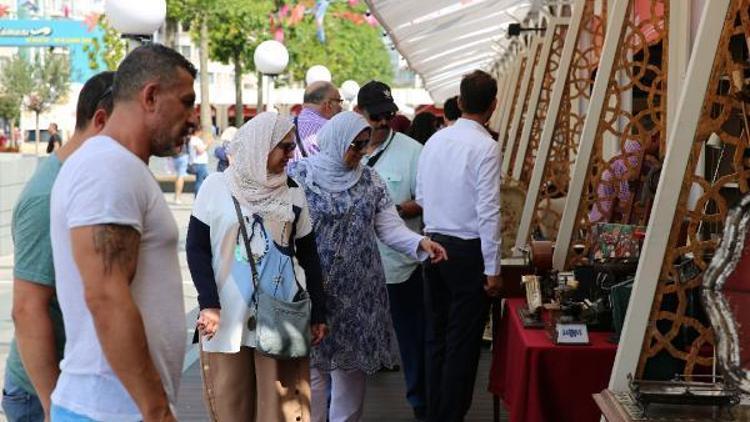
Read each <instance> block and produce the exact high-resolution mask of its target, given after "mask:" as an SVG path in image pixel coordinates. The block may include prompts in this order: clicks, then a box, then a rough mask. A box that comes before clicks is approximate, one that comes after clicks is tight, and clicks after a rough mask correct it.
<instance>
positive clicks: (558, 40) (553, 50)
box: [520, 25, 568, 186]
mask: <svg viewBox="0 0 750 422" xmlns="http://www.w3.org/2000/svg"><path fill="white" fill-rule="evenodd" d="M567 30H568V25H555V28H554V32H553V34H552V45H551V46H550V51H549V57H548V58H547V65H546V66H545V69H544V76H543V77H542V86H541V90H540V91H539V100H538V102H537V106H536V110H535V111H533V113H534V114H533V117H532V119H533V120H532V121H531V132H530V134H529V144H528V146H527V147H526V154H525V155H524V158H523V163H522V164H523V167H522V170H521V178H520V181H521V184H522V185H523V186H528V184H529V179H531V170H533V168H534V162H535V160H536V152H537V150H538V149H539V140H540V138H541V137H542V129H543V128H544V121H545V119H546V118H547V110H548V109H549V103H550V100H551V97H552V87H553V86H554V84H555V79H556V78H557V73H558V72H557V71H558V69H559V68H560V57H561V56H562V50H563V45H564V44H565V35H566V33H567Z"/></svg>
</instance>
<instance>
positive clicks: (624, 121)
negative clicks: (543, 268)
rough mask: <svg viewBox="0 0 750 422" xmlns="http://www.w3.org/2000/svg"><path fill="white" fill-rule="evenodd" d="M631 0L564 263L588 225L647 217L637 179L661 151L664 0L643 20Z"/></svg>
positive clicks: (581, 253) (580, 255) (582, 252)
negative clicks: (607, 148) (609, 146)
mask: <svg viewBox="0 0 750 422" xmlns="http://www.w3.org/2000/svg"><path fill="white" fill-rule="evenodd" d="M635 3H636V0H630V4H629V7H628V12H627V16H626V18H625V25H624V26H623V32H622V33H621V34H620V39H619V41H618V45H617V53H616V56H615V63H614V67H613V69H612V72H611V74H610V75H606V77H607V79H608V84H607V93H606V97H605V101H604V106H603V107H604V109H603V110H602V117H601V119H600V121H599V123H598V127H597V131H596V136H595V142H594V148H593V151H592V154H591V159H590V160H589V164H588V171H587V172H586V176H585V177H586V180H585V182H584V192H583V195H582V198H581V201H580V204H579V206H578V211H577V216H576V220H575V224H574V229H573V236H572V240H571V245H570V246H574V245H583V248H580V249H577V248H574V247H569V248H568V257H567V261H566V266H567V267H568V268H570V267H572V266H575V265H576V264H579V263H581V262H583V261H584V260H585V257H586V256H588V253H589V246H590V245H589V244H588V241H589V234H590V233H591V227H592V225H593V224H595V223H597V222H600V221H608V222H612V223H621V224H638V225H646V223H647V222H648V206H649V204H650V202H649V201H648V200H647V201H646V202H645V203H644V204H639V203H638V201H640V199H639V198H640V197H641V195H640V191H639V189H640V186H642V183H641V181H640V180H639V178H640V177H641V174H643V173H646V172H647V171H646V170H648V169H653V168H658V165H659V163H660V160H661V157H663V154H664V153H665V148H664V145H665V143H666V123H667V122H666V109H667V57H668V51H669V50H668V26H669V25H668V22H669V0H650V1H649V3H650V16H649V17H648V18H647V19H636V17H635V16H634V13H633V10H634V5H635ZM647 40H648V41H647ZM602 76H603V75H602ZM625 98H632V99H633V107H632V109H629V108H628V107H627V106H626V105H625V104H624V103H623V99H625ZM613 141H614V142H616V143H617V145H618V148H619V151H620V152H619V154H617V155H616V156H615V157H613V158H611V159H609V160H605V158H604V155H603V145H604V142H613ZM644 165H646V166H647V167H646V170H644ZM642 170H644V171H642ZM644 177H645V176H644Z"/></svg>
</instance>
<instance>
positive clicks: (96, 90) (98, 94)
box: [76, 71, 115, 130]
mask: <svg viewBox="0 0 750 422" xmlns="http://www.w3.org/2000/svg"><path fill="white" fill-rule="evenodd" d="M114 79H115V72H111V71H106V72H101V73H98V74H96V75H94V76H92V77H91V78H90V79H89V80H88V81H86V83H85V84H83V88H81V93H80V94H78V106H77V107H76V129H79V130H83V129H85V128H86V126H88V125H89V123H90V122H91V119H93V118H94V113H96V110H98V109H100V108H103V109H104V110H105V111H106V112H107V114H108V115H109V114H110V113H112V82H113V81H114Z"/></svg>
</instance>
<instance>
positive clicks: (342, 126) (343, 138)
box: [301, 111, 370, 192]
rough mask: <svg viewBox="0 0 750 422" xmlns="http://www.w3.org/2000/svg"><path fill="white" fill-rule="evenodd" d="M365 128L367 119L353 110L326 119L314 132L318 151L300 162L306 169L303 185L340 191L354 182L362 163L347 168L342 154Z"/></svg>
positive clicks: (359, 173) (367, 125)
mask: <svg viewBox="0 0 750 422" xmlns="http://www.w3.org/2000/svg"><path fill="white" fill-rule="evenodd" d="M365 130H368V131H369V130H370V125H369V124H368V123H367V120H365V118H364V117H362V115H361V114H359V113H355V112H353V111H344V112H342V113H339V114H337V115H336V116H334V117H333V118H332V119H331V120H330V121H328V123H326V124H325V126H323V128H322V129H321V130H320V133H319V134H318V139H320V152H319V153H318V154H317V155H314V156H312V157H309V158H307V159H304V160H302V161H301V165H303V166H304V168H307V169H310V172H308V173H307V177H306V179H309V180H306V181H305V184H306V185H307V186H308V187H309V188H310V189H313V190H316V189H317V190H325V191H328V192H344V191H346V190H349V189H351V187H352V186H354V185H355V184H357V182H358V181H359V178H360V177H361V175H362V168H363V166H362V165H358V166H357V167H355V168H349V166H348V165H347V164H346V163H345V162H344V156H346V152H347V150H349V145H351V143H352V141H354V139H355V138H356V137H357V136H358V135H359V134H360V133H362V132H363V131H365Z"/></svg>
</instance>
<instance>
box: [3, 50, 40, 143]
mask: <svg viewBox="0 0 750 422" xmlns="http://www.w3.org/2000/svg"><path fill="white" fill-rule="evenodd" d="M32 73H33V67H32V66H31V63H29V62H27V61H26V60H24V59H23V58H21V57H20V56H16V57H15V58H13V60H11V61H10V62H9V63H8V64H7V65H6V66H5V67H4V68H3V71H2V73H0V86H2V96H1V97H0V117H2V118H3V119H5V120H6V121H8V122H10V142H11V146H15V145H16V141H17V139H15V127H16V123H17V122H18V120H19V119H20V118H21V105H22V104H23V99H24V97H25V96H27V95H29V94H30V93H31V91H32V90H33V89H34V79H33V75H32Z"/></svg>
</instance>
